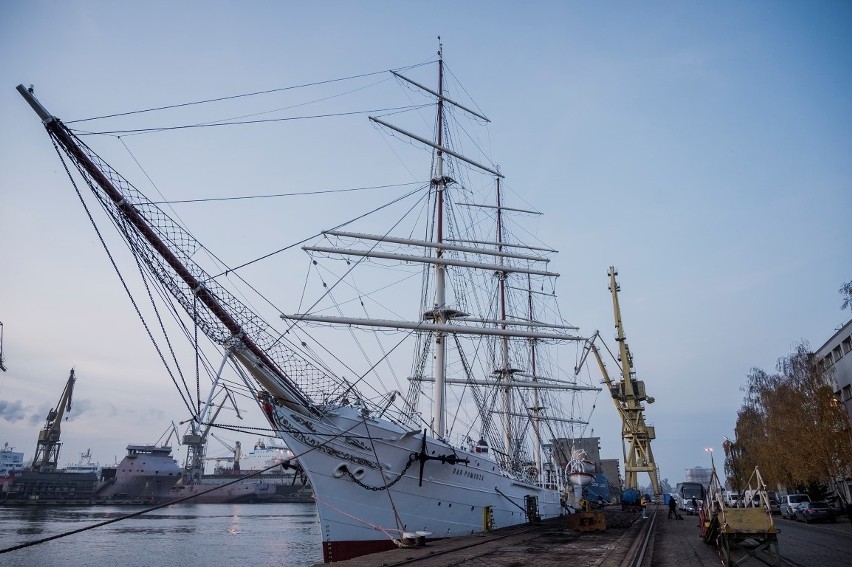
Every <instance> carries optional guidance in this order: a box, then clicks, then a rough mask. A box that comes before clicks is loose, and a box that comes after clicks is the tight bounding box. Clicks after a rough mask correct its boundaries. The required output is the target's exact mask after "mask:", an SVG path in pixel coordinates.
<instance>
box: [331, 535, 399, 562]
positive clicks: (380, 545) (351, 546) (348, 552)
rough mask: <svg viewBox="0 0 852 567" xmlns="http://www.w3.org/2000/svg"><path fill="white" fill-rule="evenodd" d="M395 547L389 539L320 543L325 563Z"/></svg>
mask: <svg viewBox="0 0 852 567" xmlns="http://www.w3.org/2000/svg"><path fill="white" fill-rule="evenodd" d="M395 548H396V544H395V543H394V542H392V541H391V540H389V539H373V540H368V541H361V540H359V541H324V542H323V543H322V558H323V560H324V561H325V562H326V563H332V562H334V561H346V560H347V559H352V558H355V557H361V556H362V555H369V554H371V553H379V552H380V551H388V550H389V549H395Z"/></svg>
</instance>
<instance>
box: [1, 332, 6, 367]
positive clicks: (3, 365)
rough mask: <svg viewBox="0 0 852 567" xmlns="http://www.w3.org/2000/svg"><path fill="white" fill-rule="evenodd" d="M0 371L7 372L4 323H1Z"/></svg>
mask: <svg viewBox="0 0 852 567" xmlns="http://www.w3.org/2000/svg"><path fill="white" fill-rule="evenodd" d="M0 370H2V371H3V372H6V364H4V363H3V321H0Z"/></svg>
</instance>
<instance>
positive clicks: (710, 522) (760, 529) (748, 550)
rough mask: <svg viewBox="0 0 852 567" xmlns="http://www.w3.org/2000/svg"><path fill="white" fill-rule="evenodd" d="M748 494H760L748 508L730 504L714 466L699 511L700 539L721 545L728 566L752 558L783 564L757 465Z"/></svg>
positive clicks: (740, 563) (722, 554)
mask: <svg viewBox="0 0 852 567" xmlns="http://www.w3.org/2000/svg"><path fill="white" fill-rule="evenodd" d="M711 458H712V457H711ZM752 487H754V488H752ZM747 493H749V494H757V495H759V498H758V499H757V500H755V499H754V498H749V499H748V502H745V507H739V506H738V507H731V506H728V505H727V502H726V500H725V497H724V490H723V486H722V484H721V483H720V482H719V477H718V476H717V475H716V467H715V466H714V467H713V473H712V474H711V477H710V485H709V492H708V494H707V498H706V499H705V501H704V505H703V506H702V508H701V510H699V513H698V525H699V527H700V529H701V538H702V539H703V540H704V543H706V544H708V545H716V546H717V547H718V548H719V555H720V556H721V557H722V563H723V565H725V566H726V567H732V566H734V565H742V564H743V563H745V562H746V561H748V560H749V559H750V558H754V559H757V560H758V561H760V562H761V563H764V564H766V565H781V554H780V552H779V550H778V530H777V528H776V527H775V522H774V521H773V519H772V510H771V509H770V507H769V498H768V496H767V494H766V484H764V482H763V478H762V477H761V476H760V470H758V468H757V467H755V468H754V472H753V473H752V475H751V478H750V479H749V482H748V490H747ZM741 502H743V501H742V500H741ZM735 555H736V557H735Z"/></svg>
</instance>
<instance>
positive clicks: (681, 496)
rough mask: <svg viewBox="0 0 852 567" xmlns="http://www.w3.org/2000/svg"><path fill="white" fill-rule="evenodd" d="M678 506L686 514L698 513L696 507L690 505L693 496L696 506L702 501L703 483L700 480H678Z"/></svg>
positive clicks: (703, 494)
mask: <svg viewBox="0 0 852 567" xmlns="http://www.w3.org/2000/svg"><path fill="white" fill-rule="evenodd" d="M676 495H677V500H678V508H680V509H681V510H683V511H684V512H686V513H687V514H698V509H697V508H696V507H695V506H693V505H692V499H693V498H695V501H696V503H697V504H698V506H701V504H702V503H703V502H704V496H705V492H704V485H703V484H701V483H700V482H679V483H677V490H676Z"/></svg>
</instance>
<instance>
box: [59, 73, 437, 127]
mask: <svg viewBox="0 0 852 567" xmlns="http://www.w3.org/2000/svg"><path fill="white" fill-rule="evenodd" d="M432 62H433V61H431V60H430V61H426V62H423V63H417V64H415V65H408V66H405V67H400V68H399V69H393V70H394V71H405V70H408V69H415V68H417V67H421V66H423V65H428V64H430V63H432ZM389 71H391V70H390V69H382V70H381V71H371V72H369V73H361V74H359V75H350V76H348V77H338V78H336V79H326V80H323V81H314V82H311V83H304V84H301V85H290V86H289V87H278V88H275V89H267V90H263V91H255V92H250V93H242V94H237V95H229V96H221V97H217V98H209V99H204V100H196V101H192V102H182V103H178V104H170V105H166V106H158V107H153V108H146V109H143V110H131V111H127V112H118V113H115V114H106V115H103V116H93V117H90V118H81V119H78V120H69V121H66V122H65V123H66V124H75V123H79V122H90V121H92V120H101V119H104V118H116V117H119V116H130V115H132V114H144V113H147V112H156V111H159V110H169V109H172V108H183V107H187V106H194V105H199V104H207V103H211V102H221V101H224V100H234V99H238V98H247V97H252V96H258V95H263V94H271V93H276V92H283V91H290V90H295V89H300V88H305V87H314V86H318V85H326V84H330V83H337V82H341V81H348V80H351V79H361V78H364V77H370V76H373V75H380V74H382V73H387V72H389Z"/></svg>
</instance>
